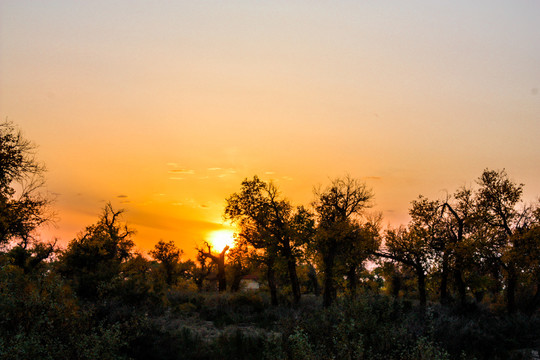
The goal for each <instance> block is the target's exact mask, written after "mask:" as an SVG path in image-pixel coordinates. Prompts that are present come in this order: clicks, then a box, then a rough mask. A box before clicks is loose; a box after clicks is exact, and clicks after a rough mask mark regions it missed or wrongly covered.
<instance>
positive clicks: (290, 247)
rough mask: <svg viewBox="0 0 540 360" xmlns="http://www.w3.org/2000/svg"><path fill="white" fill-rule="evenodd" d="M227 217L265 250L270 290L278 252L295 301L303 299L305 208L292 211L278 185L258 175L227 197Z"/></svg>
mask: <svg viewBox="0 0 540 360" xmlns="http://www.w3.org/2000/svg"><path fill="white" fill-rule="evenodd" d="M225 218H226V219H228V220H231V221H232V222H234V223H236V224H237V225H238V226H239V228H240V233H239V237H240V238H242V239H244V240H245V241H246V242H248V243H249V244H250V245H251V246H253V247H254V248H256V249H264V251H266V253H267V254H266V255H265V256H266V259H265V263H266V264H267V266H269V268H268V274H267V275H268V281H269V285H270V289H271V291H273V290H272V289H273V288H274V284H275V282H274V280H273V278H274V264H275V262H276V260H277V258H278V256H281V257H283V259H284V260H285V262H286V266H287V270H288V275H289V281H290V284H291V288H292V293H293V301H294V303H295V304H297V303H298V302H299V301H300V296H301V294H300V283H299V281H298V275H297V273H296V259H297V257H298V254H297V252H298V248H299V246H301V244H299V243H301V242H302V241H303V237H302V235H301V233H299V232H298V231H296V230H298V229H300V228H302V225H300V223H297V222H298V221H300V219H303V218H304V212H303V210H302V209H300V208H299V209H297V211H296V212H295V211H293V209H292V206H291V204H290V203H289V202H288V201H287V200H284V199H281V198H280V193H279V191H278V189H277V187H276V186H275V185H274V184H273V183H272V182H269V183H266V182H264V181H262V180H260V179H259V178H258V177H257V176H254V177H253V180H248V179H245V180H244V181H243V182H242V189H241V191H240V192H238V193H234V194H232V195H231V196H230V197H229V198H228V199H227V205H226V207H225Z"/></svg>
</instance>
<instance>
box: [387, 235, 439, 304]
mask: <svg viewBox="0 0 540 360" xmlns="http://www.w3.org/2000/svg"><path fill="white" fill-rule="evenodd" d="M384 240H385V249H384V250H382V251H379V252H377V253H376V254H377V255H378V256H381V257H384V258H387V259H391V260H394V261H397V262H399V263H401V264H403V265H405V266H408V267H410V268H412V269H413V270H414V272H415V275H416V280H417V285H418V298H419V300H420V305H421V306H425V305H426V300H427V295H426V276H427V273H428V270H429V267H430V263H431V262H432V259H433V253H432V251H431V247H430V246H429V243H428V241H427V240H428V237H427V236H426V234H425V233H424V232H423V231H422V229H420V228H418V227H416V228H415V227H414V226H413V227H409V228H406V227H403V226H402V227H400V228H398V229H389V230H387V231H386V235H385V238H384Z"/></svg>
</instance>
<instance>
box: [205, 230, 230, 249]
mask: <svg viewBox="0 0 540 360" xmlns="http://www.w3.org/2000/svg"><path fill="white" fill-rule="evenodd" d="M209 240H210V243H211V245H212V247H213V248H214V250H216V251H222V250H223V249H224V248H225V246H227V245H229V247H233V246H234V231H232V230H216V231H212V232H211V233H210V236H209Z"/></svg>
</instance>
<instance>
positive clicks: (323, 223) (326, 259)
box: [312, 176, 373, 307]
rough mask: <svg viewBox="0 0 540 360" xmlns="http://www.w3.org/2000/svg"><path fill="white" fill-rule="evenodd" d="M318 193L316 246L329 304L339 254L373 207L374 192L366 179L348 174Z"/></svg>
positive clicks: (328, 303) (325, 295) (313, 244)
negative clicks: (368, 208) (361, 180)
mask: <svg viewBox="0 0 540 360" xmlns="http://www.w3.org/2000/svg"><path fill="white" fill-rule="evenodd" d="M315 195H316V200H315V201H314V203H313V207H314V208H315V212H316V217H317V234H316V236H315V239H314V242H313V243H312V246H313V247H314V249H315V251H316V252H318V254H319V256H320V257H321V258H322V263H323V271H324V294H323V295H324V299H323V304H324V306H325V307H328V306H330V305H331V303H332V302H333V300H334V299H335V297H336V288H335V284H334V276H335V274H334V270H335V266H336V260H337V257H338V256H339V255H341V254H343V253H344V252H345V251H347V248H348V246H349V245H350V242H351V241H352V237H353V236H354V233H355V229H357V226H358V222H359V217H360V215H361V214H362V212H363V211H364V209H365V208H367V207H368V206H369V201H370V200H371V199H372V198H373V193H372V192H371V190H369V189H368V188H367V187H366V185H365V184H364V183H363V182H360V181H359V180H357V179H353V178H351V177H349V176H347V177H345V178H338V179H335V180H334V181H332V183H331V185H330V186H329V187H327V188H326V189H324V190H317V191H316V192H315Z"/></svg>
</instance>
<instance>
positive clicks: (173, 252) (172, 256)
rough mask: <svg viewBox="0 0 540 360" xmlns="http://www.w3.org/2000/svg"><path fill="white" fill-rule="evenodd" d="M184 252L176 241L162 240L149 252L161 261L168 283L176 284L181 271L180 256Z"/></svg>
mask: <svg viewBox="0 0 540 360" xmlns="http://www.w3.org/2000/svg"><path fill="white" fill-rule="evenodd" d="M183 253H184V252H183V251H182V250H180V249H178V248H177V247H176V245H175V243H174V241H169V242H165V241H163V240H160V241H159V242H158V243H157V244H156V245H155V247H154V249H153V250H151V251H150V252H149V254H150V256H152V257H153V258H154V259H155V260H157V261H159V263H160V265H161V268H162V269H163V273H164V275H165V282H166V283H167V285H169V286H170V285H174V284H176V282H177V277H178V275H179V273H180V271H181V269H180V258H181V256H182V254H183Z"/></svg>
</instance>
